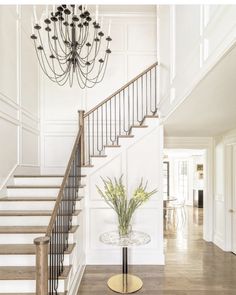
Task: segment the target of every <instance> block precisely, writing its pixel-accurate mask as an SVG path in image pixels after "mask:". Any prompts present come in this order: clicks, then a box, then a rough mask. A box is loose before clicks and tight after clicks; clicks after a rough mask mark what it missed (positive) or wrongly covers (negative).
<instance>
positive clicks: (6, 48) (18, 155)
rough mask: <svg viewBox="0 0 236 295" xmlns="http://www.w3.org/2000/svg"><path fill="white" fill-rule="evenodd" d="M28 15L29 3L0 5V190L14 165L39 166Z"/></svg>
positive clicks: (34, 65)
mask: <svg viewBox="0 0 236 295" xmlns="http://www.w3.org/2000/svg"><path fill="white" fill-rule="evenodd" d="M31 15H32V7H31V6H19V7H17V6H15V5H12V6H7V5H1V6H0V38H1V46H0V62H1V67H0V163H1V165H0V191H1V189H2V187H3V185H4V183H5V181H6V180H7V178H8V176H9V175H10V174H11V172H12V171H13V170H14V169H15V168H16V166H17V165H21V166H23V165H26V166H38V165H39V162H38V160H39V107H38V105H39V99H38V97H39V96H38V67H37V61H36V56H35V53H34V50H33V45H32V42H31V39H30V30H31V25H30V20H31ZM22 19H23V21H22Z"/></svg>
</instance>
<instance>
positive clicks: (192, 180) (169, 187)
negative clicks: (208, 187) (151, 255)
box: [163, 149, 206, 237]
mask: <svg viewBox="0 0 236 295" xmlns="http://www.w3.org/2000/svg"><path fill="white" fill-rule="evenodd" d="M205 163H206V161H205V150H204V149H164V160H163V199H164V210H165V211H164V218H165V219H164V225H165V226H164V230H165V232H166V234H167V235H168V230H170V229H171V230H172V234H173V233H174V232H175V233H176V234H181V232H182V234H184V233H186V232H187V231H188V228H189V224H191V226H194V224H195V225H196V226H198V234H199V236H201V237H203V222H204V218H203V210H204V209H203V208H204V198H205V197H206V196H205V171H206V167H205ZM166 237H167V236H166ZM172 237H173V235H172Z"/></svg>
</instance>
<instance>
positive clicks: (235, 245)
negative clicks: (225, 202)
mask: <svg viewBox="0 0 236 295" xmlns="http://www.w3.org/2000/svg"><path fill="white" fill-rule="evenodd" d="M232 164H233V194H232V208H231V209H230V212H231V215H232V252H233V253H234V254H236V145H234V146H233V161H232Z"/></svg>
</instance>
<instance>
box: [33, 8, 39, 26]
mask: <svg viewBox="0 0 236 295" xmlns="http://www.w3.org/2000/svg"><path fill="white" fill-rule="evenodd" d="M33 10H34V21H35V24H37V22H38V20H37V12H36V6H35V5H34V8H33Z"/></svg>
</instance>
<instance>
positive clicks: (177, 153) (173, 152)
mask: <svg viewBox="0 0 236 295" xmlns="http://www.w3.org/2000/svg"><path fill="white" fill-rule="evenodd" d="M204 153H205V151H204V150H196V149H164V156H168V157H171V158H188V157H192V156H203V155H204Z"/></svg>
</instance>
